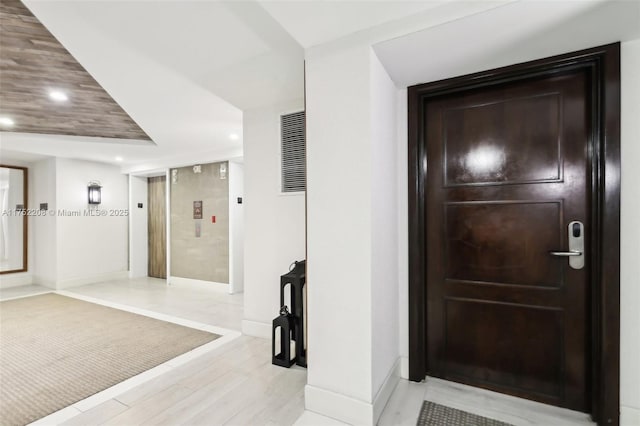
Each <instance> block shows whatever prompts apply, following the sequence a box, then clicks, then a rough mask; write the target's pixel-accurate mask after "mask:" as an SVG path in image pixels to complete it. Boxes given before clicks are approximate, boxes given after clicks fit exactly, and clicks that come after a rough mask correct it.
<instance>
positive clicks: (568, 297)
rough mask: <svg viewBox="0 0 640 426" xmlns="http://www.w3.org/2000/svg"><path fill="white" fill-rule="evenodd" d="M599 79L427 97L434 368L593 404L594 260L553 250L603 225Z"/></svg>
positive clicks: (569, 78) (523, 392) (509, 389)
mask: <svg viewBox="0 0 640 426" xmlns="http://www.w3.org/2000/svg"><path fill="white" fill-rule="evenodd" d="M587 79H588V76H587V72H586V71H584V70H578V71H570V72H566V73H564V74H560V75H554V76H551V77H548V76H547V77H542V78H532V79H527V80H520V81H516V82H511V83H504V84H499V85H494V86H490V87H485V88H481V89H475V90H466V91H463V92H459V93H456V94H449V95H446V96H441V97H436V98H433V99H430V100H428V101H427V103H426V105H425V108H424V116H423V117H422V119H423V120H425V125H424V128H425V129H426V134H425V140H426V157H427V159H429V167H428V170H427V175H426V177H427V181H428V182H429V183H428V185H427V186H426V193H425V197H426V200H425V201H426V203H425V204H426V227H425V229H426V250H427V260H426V261H427V265H426V271H427V283H426V285H427V318H426V319H427V333H426V334H427V372H428V374H429V375H432V376H436V377H441V378H445V379H449V380H455V381H460V382H463V383H467V384H472V385H476V386H481V387H485V388H488V389H493V390H497V391H500V392H504V393H509V394H513V395H517V396H521V397H525V398H529V399H534V400H538V401H542V402H545V403H549V404H554V405H559V406H562V407H567V408H571V409H575V410H581V411H587V410H588V389H589V383H588V377H589V371H588V368H589V367H588V365H589V364H588V355H587V354H588V345H589V343H590V338H589V336H590V330H589V320H588V309H589V285H588V282H589V281H588V278H589V274H588V271H589V267H588V265H585V267H584V268H583V269H573V268H572V267H570V266H569V261H568V258H567V257H556V256H552V255H550V253H549V252H550V251H568V224H569V223H570V222H572V221H580V222H581V223H583V224H584V226H585V230H584V234H585V235H588V234H589V232H590V231H591V230H590V229H589V226H588V224H589V223H590V218H589V203H590V193H589V191H590V189H589V188H590V179H589V168H588V150H587V147H588V139H589V134H590V133H589V132H590V123H589V111H590V106H589V97H588V95H587V93H586V91H587V87H588V84H587ZM585 240H586V241H587V246H586V248H585V255H583V257H586V253H588V251H589V245H588V240H589V239H588V238H586V239H585Z"/></svg>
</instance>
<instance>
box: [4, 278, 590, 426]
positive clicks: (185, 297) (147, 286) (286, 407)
mask: <svg viewBox="0 0 640 426" xmlns="http://www.w3.org/2000/svg"><path fill="white" fill-rule="evenodd" d="M43 291H48V289H46V288H44V287H39V286H26V287H16V288H9V289H3V290H0V299H8V298H12V297H21V296H24V295H29V294H37V293H40V292H43ZM69 291H71V292H72V293H76V294H79V295H83V296H89V297H94V298H97V299H101V300H104V301H108V302H112V303H119V304H124V305H129V306H133V307H136V308H141V309H146V310H151V311H154V312H158V313H163V314H168V315H172V316H176V317H179V318H184V319H188V320H192V321H197V322H201V323H205V324H209V325H215V326H219V327H224V328H228V329H232V330H240V324H241V320H242V315H243V311H242V309H243V300H242V295H228V294H225V293H221V292H219V291H212V290H208V289H203V288H202V287H199V286H196V287H189V286H166V285H165V284H164V280H157V279H153V278H145V279H136V280H123V281H112V282H105V283H100V284H92V285H86V286H82V287H77V288H74V289H70V290H69ZM270 345H271V342H270V341H268V340H265V339H258V338H252V337H248V336H241V337H239V338H237V339H235V340H233V341H232V342H230V343H228V344H226V345H224V346H221V347H219V348H217V349H214V350H213V351H212V352H209V353H207V354H204V355H202V356H200V357H198V358H196V359H194V360H193V361H190V362H188V363H186V364H185V365H183V366H180V367H177V368H175V369H172V370H171V371H168V372H166V373H164V374H162V375H161V376H158V377H156V378H154V379H152V380H151V381H148V382H146V383H143V384H140V385H138V386H135V387H133V388H132V389H130V390H128V391H126V392H124V393H121V394H119V395H116V396H114V397H113V398H112V399H109V400H108V401H106V402H104V403H102V404H101V405H99V406H96V407H94V408H91V409H89V410H87V411H85V412H83V413H82V414H80V415H78V416H76V417H74V418H72V419H71V420H69V421H67V422H66V423H63V424H66V425H78V426H80V425H81V426H86V425H98V424H108V425H117V426H134V425H202V426H205V425H206V426H214V425H238V426H241V425H242V426H244V425H269V426H275V425H291V424H294V423H296V421H297V422H298V423H297V425H299V426H321V425H326V426H336V425H340V424H343V423H341V422H338V421H336V420H333V419H329V418H326V417H323V416H320V415H318V414H315V413H311V412H305V411H304V385H305V383H306V370H305V369H301V368H296V367H293V368H291V369H284V368H280V367H276V366H273V365H271V358H270V353H271V346H270ZM425 399H427V400H431V401H433V402H436V403H439V404H443V405H447V406H450V407H453V408H457V409H460V410H464V411H468V412H471V413H475V414H479V415H482V416H486V417H490V418H494V419H497V420H501V421H504V422H507V423H511V424H513V425H516V426H535V425H539V426H586V425H593V423H591V422H590V421H589V419H588V416H587V415H586V414H582V413H576V412H573V411H569V410H564V409H560V408H557V407H552V406H549V405H544V404H539V403H536V402H533V401H527V400H524V399H520V398H514V397H510V396H506V395H502V394H498V393H495V392H489V391H485V390H482V389H477V388H472V387H470V386H465V385H460V384H456V383H451V382H446V381H443V380H438V379H431V378H428V379H427V380H426V382H422V383H413V382H408V381H406V380H401V381H400V383H399V385H398V386H397V388H396V389H395V391H394V392H393V394H392V396H391V399H390V400H389V402H388V403H387V406H386V407H385V409H384V411H383V412H382V416H381V417H380V420H379V422H378V424H379V425H380V426H392V425H394V426H395V425H411V426H413V425H415V424H416V420H417V418H418V414H419V410H420V407H421V405H422V401H424V400H425ZM303 413H304V415H303Z"/></svg>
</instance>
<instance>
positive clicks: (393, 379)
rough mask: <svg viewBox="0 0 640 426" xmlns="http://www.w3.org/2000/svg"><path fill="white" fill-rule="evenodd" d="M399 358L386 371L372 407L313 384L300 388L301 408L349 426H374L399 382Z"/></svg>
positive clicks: (364, 402) (369, 404)
mask: <svg viewBox="0 0 640 426" xmlns="http://www.w3.org/2000/svg"><path fill="white" fill-rule="evenodd" d="M400 365H401V358H398V359H397V360H396V362H395V363H394V364H393V367H391V369H390V370H389V373H388V374H387V377H386V379H385V380H384V383H383V384H382V386H380V389H379V390H378V393H377V394H376V396H375V398H374V399H373V404H371V403H368V402H366V401H362V400H359V399H356V398H352V397H349V396H346V395H342V394H339V393H336V392H332V391H329V390H326V389H322V388H319V387H316V386H313V385H307V386H305V388H304V400H305V409H306V410H309V411H313V412H314V413H317V414H321V415H323V416H326V417H330V418H332V419H335V420H338V421H341V422H344V423H347V424H351V425H375V424H377V423H378V420H379V419H380V415H381V414H382V411H383V410H384V407H385V406H386V405H387V402H389V398H391V394H392V393H393V391H394V390H395V389H396V386H397V385H398V382H399V381H400Z"/></svg>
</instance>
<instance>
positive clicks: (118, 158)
mask: <svg viewBox="0 0 640 426" xmlns="http://www.w3.org/2000/svg"><path fill="white" fill-rule="evenodd" d="M122 160H124V158H122V157H116V161H122Z"/></svg>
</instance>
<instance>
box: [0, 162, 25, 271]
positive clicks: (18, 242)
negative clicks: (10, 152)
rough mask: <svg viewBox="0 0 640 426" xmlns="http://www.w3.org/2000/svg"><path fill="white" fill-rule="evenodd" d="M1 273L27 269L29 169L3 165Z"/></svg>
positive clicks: (0, 168)
mask: <svg viewBox="0 0 640 426" xmlns="http://www.w3.org/2000/svg"><path fill="white" fill-rule="evenodd" d="M0 212H1V214H2V215H1V216H0V274H8V273H12V272H23V271H26V270H27V168H26V167H17V166H7V165H4V164H2V165H0Z"/></svg>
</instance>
